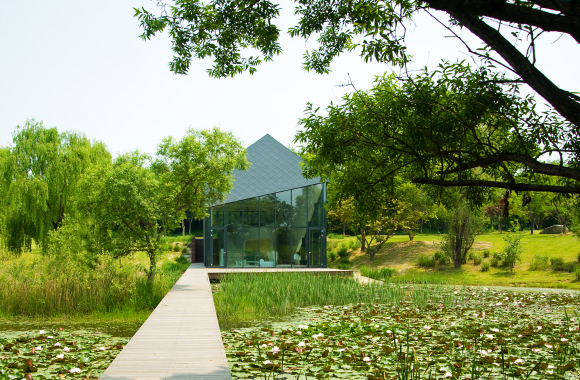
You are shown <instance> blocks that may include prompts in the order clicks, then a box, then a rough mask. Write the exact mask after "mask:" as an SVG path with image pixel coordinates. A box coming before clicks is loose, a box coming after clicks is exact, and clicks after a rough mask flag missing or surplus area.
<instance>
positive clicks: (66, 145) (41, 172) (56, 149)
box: [0, 120, 111, 252]
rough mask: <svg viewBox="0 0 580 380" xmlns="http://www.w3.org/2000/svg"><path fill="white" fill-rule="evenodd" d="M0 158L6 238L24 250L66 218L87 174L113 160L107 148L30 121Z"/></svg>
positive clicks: (42, 240)
mask: <svg viewBox="0 0 580 380" xmlns="http://www.w3.org/2000/svg"><path fill="white" fill-rule="evenodd" d="M3 152H4V154H0V161H1V163H0V165H1V166H2V169H3V170H2V183H1V187H2V195H3V196H2V200H1V201H0V202H2V206H1V207H2V212H3V218H2V219H3V220H2V222H3V234H4V239H5V241H6V244H7V246H8V248H9V249H10V250H12V251H14V252H21V251H22V249H23V248H24V247H25V246H27V247H28V248H30V244H31V241H32V239H34V240H35V241H36V243H37V244H40V245H43V244H44V243H45V242H46V237H47V234H48V232H49V231H53V230H58V228H59V227H60V226H61V225H62V223H63V220H64V217H65V215H66V214H72V213H74V212H75V207H74V204H73V203H72V201H71V199H72V198H73V197H74V196H75V194H76V192H77V190H78V183H79V180H80V178H81V176H82V175H83V173H85V172H86V170H87V169H88V168H89V167H90V166H92V165H95V164H99V163H101V162H106V161H109V160H110V159H111V156H110V154H109V152H108V151H107V150H106V148H105V145H104V144H102V143H100V142H95V141H91V140H89V139H88V138H86V137H85V136H84V135H83V134H80V133H77V132H60V133H59V132H58V131H57V129H56V128H45V127H44V125H43V123H42V122H37V121H35V120H29V121H27V122H26V124H25V125H24V126H18V127H16V130H15V131H14V133H13V144H12V146H10V147H6V148H4V149H3Z"/></svg>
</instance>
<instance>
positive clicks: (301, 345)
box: [298, 342, 306, 347]
mask: <svg viewBox="0 0 580 380" xmlns="http://www.w3.org/2000/svg"><path fill="white" fill-rule="evenodd" d="M304 346H306V343H304V342H300V343H298V347H304Z"/></svg>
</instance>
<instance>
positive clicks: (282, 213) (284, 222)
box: [276, 190, 292, 227]
mask: <svg viewBox="0 0 580 380" xmlns="http://www.w3.org/2000/svg"><path fill="white" fill-rule="evenodd" d="M291 221H292V192H291V191H290V190H288V191H284V192H282V193H277V194H276V226H277V227H290V222H291Z"/></svg>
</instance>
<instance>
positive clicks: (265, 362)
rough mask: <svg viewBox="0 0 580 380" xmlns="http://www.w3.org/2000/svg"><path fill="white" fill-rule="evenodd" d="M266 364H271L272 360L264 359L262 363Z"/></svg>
mask: <svg viewBox="0 0 580 380" xmlns="http://www.w3.org/2000/svg"><path fill="white" fill-rule="evenodd" d="M267 364H272V362H271V361H269V360H264V365H267Z"/></svg>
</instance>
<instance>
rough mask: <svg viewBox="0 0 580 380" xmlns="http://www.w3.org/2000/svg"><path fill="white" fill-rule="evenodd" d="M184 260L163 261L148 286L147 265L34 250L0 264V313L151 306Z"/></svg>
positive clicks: (76, 312)
mask: <svg viewBox="0 0 580 380" xmlns="http://www.w3.org/2000/svg"><path fill="white" fill-rule="evenodd" d="M186 267H187V264H183V263H177V262H165V263H164V265H163V267H162V268H160V270H158V272H157V275H156V278H155V281H154V283H153V284H152V286H149V285H147V277H146V275H145V273H144V268H145V266H144V265H143V264H141V263H131V264H128V265H124V266H122V267H119V265H118V264H117V262H116V261H112V260H103V261H102V262H101V263H100V264H98V265H96V266H95V267H93V268H91V267H87V266H84V265H79V263H75V262H74V261H68V260H63V259H55V258H52V259H51V258H47V257H43V256H40V255H32V256H31V257H28V258H26V259H25V258H19V259H14V260H10V261H6V262H4V263H3V265H2V268H0V314H1V315H3V316H14V315H26V316H64V315H67V316H71V315H83V314H85V315H86V314H91V313H109V312H115V311H116V312H118V311H131V310H133V311H141V310H151V309H153V308H154V307H155V306H157V304H158V303H159V302H160V301H161V299H163V297H164V296H165V294H166V293H167V292H168V291H169V290H170V289H171V287H172V286H173V284H174V283H175V282H176V281H177V279H179V277H180V276H181V273H182V271H183V270H184V269H185V268H186Z"/></svg>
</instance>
